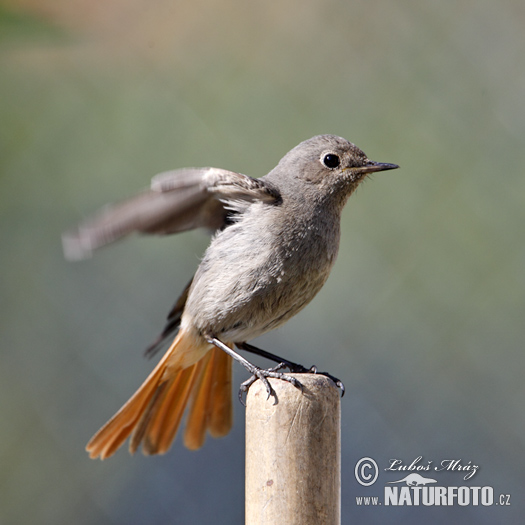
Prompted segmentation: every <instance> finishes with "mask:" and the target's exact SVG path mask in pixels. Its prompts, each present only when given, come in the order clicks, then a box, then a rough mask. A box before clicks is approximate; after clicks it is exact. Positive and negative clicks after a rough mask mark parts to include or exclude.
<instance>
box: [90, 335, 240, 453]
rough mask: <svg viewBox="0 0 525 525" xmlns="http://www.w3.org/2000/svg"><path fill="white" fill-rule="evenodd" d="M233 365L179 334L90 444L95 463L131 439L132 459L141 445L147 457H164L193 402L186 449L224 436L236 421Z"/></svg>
mask: <svg viewBox="0 0 525 525" xmlns="http://www.w3.org/2000/svg"><path fill="white" fill-rule="evenodd" d="M231 362H232V361H231V358H230V357H229V356H228V355H226V354H225V353H224V352H222V351H221V350H219V349H217V348H215V347H211V348H210V346H209V345H208V344H207V343H206V342H204V341H203V340H200V341H199V340H198V338H196V337H192V336H188V335H187V333H185V332H179V334H178V336H177V337H176V338H175V340H174V342H173V343H172V345H171V346H170V348H169V350H168V351H167V352H166V354H165V355H164V357H163V358H162V359H161V361H160V362H159V363H158V364H157V366H156V367H155V369H154V370H153V371H152V372H151V374H150V375H149V376H148V378H147V379H146V381H144V383H143V384H142V385H141V387H140V388H139V389H138V390H137V392H135V394H134V395H133V396H132V397H131V398H130V399H129V400H128V402H127V403H126V404H125V405H124V406H123V407H122V408H121V409H120V410H119V411H118V412H117V413H116V414H115V415H114V416H113V417H112V418H111V419H110V420H109V421H108V422H107V423H106V424H105V425H104V426H103V427H102V428H101V429H100V430H99V431H98V432H97V433H96V434H95V435H94V436H93V437H92V438H91V440H90V441H89V443H88V444H87V446H86V450H87V451H88V452H89V455H90V457H91V458H97V457H100V459H105V458H107V457H109V456H111V455H113V454H114V453H115V452H116V450H117V449H118V448H119V447H120V446H121V445H122V444H123V443H124V441H126V439H127V438H128V437H129V436H130V435H131V436H132V437H131V440H130V445H129V449H130V452H131V453H134V452H135V451H136V450H137V448H138V447H139V446H140V445H141V444H142V448H143V452H144V453H145V454H163V453H164V452H166V451H167V450H168V449H169V447H170V446H171V443H172V441H173V439H174V438H175V435H176V433H177V430H178V428H179V426H180V422H181V419H182V416H183V414H184V411H185V409H186V406H187V404H188V401H189V400H190V399H191V408H190V412H189V416H188V420H187V431H186V435H185V444H186V446H187V447H188V448H191V449H195V448H200V446H202V444H203V442H204V437H205V432H206V430H207V429H208V430H209V431H210V434H212V435H213V436H222V435H225V434H226V433H227V432H228V430H229V429H230V428H231V421H232V417H231V412H232V407H231V404H232V403H231V368H232V366H231ZM222 418H226V419H225V420H222ZM217 428H219V429H220V430H221V431H219V432H217ZM186 436H188V437H186Z"/></svg>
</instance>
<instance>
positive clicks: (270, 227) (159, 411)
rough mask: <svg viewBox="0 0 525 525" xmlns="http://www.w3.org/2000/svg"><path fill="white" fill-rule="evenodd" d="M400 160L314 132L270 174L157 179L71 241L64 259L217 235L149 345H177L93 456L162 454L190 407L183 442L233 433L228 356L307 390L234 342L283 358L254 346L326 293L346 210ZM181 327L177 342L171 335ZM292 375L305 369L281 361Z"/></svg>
mask: <svg viewBox="0 0 525 525" xmlns="http://www.w3.org/2000/svg"><path fill="white" fill-rule="evenodd" d="M397 167H398V166H396V165H395V164H386V163H380V162H373V161H371V160H369V159H368V157H367V156H366V155H365V154H364V153H363V152H362V151H361V150H360V149H359V148H357V147H356V146H355V145H354V144H352V143H350V142H348V141H347V140H345V139H343V138H341V137H337V136H334V135H319V136H316V137H313V138H311V139H309V140H306V141H304V142H302V143H301V144H299V145H298V146H296V147H295V148H294V149H292V150H291V151H289V152H288V153H287V154H286V155H285V156H284V157H283V158H282V159H281V160H280V162H279V164H277V166H276V167H275V168H274V169H273V170H272V171H271V172H270V173H268V174H267V175H265V176H264V177H262V178H260V179H253V178H251V177H248V176H246V175H241V174H240V173H235V172H231V171H226V170H222V169H218V168H188V169H180V170H174V171H168V172H165V173H161V174H160V175H157V176H156V177H154V178H153V180H152V183H151V189H150V190H149V191H145V192H144V193H141V194H140V195H138V196H136V197H134V198H132V199H130V200H127V201H125V202H123V203H120V204H117V205H115V206H111V207H107V208H105V209H104V210H102V211H101V212H100V213H99V214H98V215H96V216H95V217H94V218H92V219H90V220H88V221H86V222H85V223H83V224H82V225H81V226H80V227H79V228H77V229H76V230H74V231H72V232H69V233H67V234H65V235H64V238H63V244H64V251H65V254H66V256H67V257H68V258H69V259H81V258H85V257H87V256H89V255H90V254H91V252H92V251H93V250H94V249H96V248H99V247H100V246H103V245H105V244H108V243H110V242H113V241H115V240H117V239H119V238H121V237H123V236H125V235H127V234H128V233H131V232H134V231H138V232H142V233H151V234H170V233H177V232H181V231H185V230H189V229H192V228H198V227H207V228H210V229H212V230H214V231H215V234H214V237H213V239H212V241H211V244H210V246H209V247H208V249H207V250H206V252H205V254H204V257H203V259H202V262H201V263H200V265H199V267H198V268H197V272H196V273H195V276H194V277H193V279H192V281H191V282H190V283H189V284H188V286H187V287H186V288H185V290H184V292H183V293H182V295H181V297H180V298H179V300H178V301H177V302H176V304H175V306H174V307H173V309H172V311H171V312H170V314H169V316H168V321H167V324H166V328H165V329H164V331H163V332H162V334H161V336H160V337H159V339H158V340H157V341H156V342H155V343H154V345H152V347H151V348H150V350H151V351H154V350H156V349H158V348H159V347H160V346H161V345H162V343H163V342H165V341H166V340H168V339H169V340H171V338H173V340H172V342H171V344H170V346H169V348H168V350H167V351H166V353H165V354H164V356H163V357H162V359H161V360H160V362H159V363H158V364H157V366H156V367H155V368H154V370H153V371H152V372H151V374H150V375H149V377H148V378H147V379H146V381H145V382H144V383H143V384H142V386H141V387H140V388H139V389H138V390H137V392H135V394H134V395H133V396H132V397H131V398H130V399H129V401H128V402H127V403H126V404H125V405H124V406H123V407H122V408H121V409H120V410H119V411H118V412H117V413H116V414H115V415H114V416H113V418H111V419H110V420H109V421H108V422H107V423H106V424H105V425H104V426H103V427H102V428H101V429H100V430H99V431H98V432H97V433H96V434H95V435H94V436H93V438H92V439H91V441H90V442H89V443H88V445H87V450H88V452H89V454H90V456H91V457H92V458H96V457H100V458H101V459H104V458H107V457H109V456H111V455H112V454H113V453H114V452H115V451H116V450H117V449H118V448H119V447H120V446H121V445H122V443H123V442H124V441H125V440H126V439H127V438H128V437H129V436H130V435H131V440H130V451H131V452H135V450H136V449H137V448H138V447H139V446H140V445H142V449H143V451H144V453H146V454H157V453H164V452H166V451H167V450H168V449H169V447H170V445H171V443H172V441H173V439H174V437H175V434H176V432H177V429H178V427H179V424H180V421H181V418H182V416H183V414H184V411H185V408H186V405H188V404H189V405H190V406H189V411H188V415H187V419H186V430H185V435H184V443H185V445H186V446H187V447H188V448H190V449H197V448H199V447H201V446H202V444H203V442H204V438H205V434H206V431H208V432H209V433H210V434H211V435H212V436H214V437H218V436H223V435H225V434H227V433H228V431H229V430H230V428H231V425H232V401H231V382H232V379H231V373H232V357H233V358H234V359H236V360H238V361H240V362H241V363H242V364H243V365H244V366H245V367H246V368H247V369H248V370H249V371H250V372H251V373H252V374H253V377H252V379H250V380H248V381H247V382H246V383H245V384H244V385H245V388H246V385H247V384H250V382H252V381H253V380H255V378H260V379H261V380H263V381H264V382H265V384H266V385H267V389H268V393H269V394H270V393H271V387H270V386H269V383H268V381H267V380H266V378H267V377H279V378H281V379H285V380H288V381H290V382H292V383H294V384H296V385H298V386H299V385H300V384H299V383H298V382H297V380H295V379H294V378H292V377H290V376H287V375H286V374H283V373H282V372H280V371H279V370H278V369H279V367H276V368H274V369H269V370H263V369H260V368H258V367H256V366H254V365H252V364H251V363H249V362H248V361H246V360H245V359H244V358H243V357H241V356H240V355H239V354H237V353H236V352H234V351H233V348H234V346H237V347H238V348H241V349H244V350H249V351H252V352H255V353H259V354H260V355H264V356H266V357H270V358H271V359H275V360H277V361H281V359H280V358H277V356H274V355H273V354H270V353H269V352H265V351H263V350H259V349H257V348H255V347H253V346H251V345H250V344H248V343H247V341H248V340H250V339H253V338H255V337H257V336H259V335H261V334H263V333H265V332H267V331H269V330H272V329H273V328H276V327H278V326H280V325H282V324H283V323H285V322H286V321H287V320H288V319H290V318H291V317H292V316H294V315H295V314H296V313H297V312H299V311H300V310H301V309H302V308H304V307H305V306H306V305H307V304H308V303H309V302H310V301H311V300H312V299H313V297H314V296H315V295H316V294H317V292H318V291H319V290H320V289H321V287H322V286H323V284H324V282H325V281H326V279H327V277H328V274H329V273H330V270H331V268H332V266H333V264H334V261H335V258H336V256H337V251H338V247H339V237H340V221H341V210H342V209H343V206H344V205H345V203H346V201H347V199H348V197H349V196H350V195H351V194H352V192H353V191H354V190H355V189H356V188H357V186H358V185H359V183H360V182H361V181H362V180H363V179H364V178H365V177H366V176H367V175H368V174H369V173H372V172H376V171H383V170H390V169H395V168H397ZM177 330H178V333H177V334H176V336H175V335H174V334H175V332H176V331H177ZM284 362H285V364H286V365H289V366H290V368H291V369H292V370H293V371H306V369H304V368H303V367H301V366H300V365H295V363H291V362H288V361H284Z"/></svg>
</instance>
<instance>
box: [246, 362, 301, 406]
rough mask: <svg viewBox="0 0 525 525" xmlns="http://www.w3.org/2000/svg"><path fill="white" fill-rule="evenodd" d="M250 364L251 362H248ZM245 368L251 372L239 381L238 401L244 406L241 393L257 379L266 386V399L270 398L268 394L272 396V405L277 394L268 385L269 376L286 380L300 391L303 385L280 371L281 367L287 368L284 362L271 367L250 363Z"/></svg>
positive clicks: (275, 402)
mask: <svg viewBox="0 0 525 525" xmlns="http://www.w3.org/2000/svg"><path fill="white" fill-rule="evenodd" d="M250 364H251V363H250ZM245 368H246V369H247V370H248V371H249V372H250V373H251V374H252V376H251V377H250V378H249V379H247V380H246V381H244V383H241V386H240V388H239V401H240V402H241V403H242V404H243V405H244V406H246V403H245V402H244V399H243V394H245V393H246V392H248V389H249V388H250V387H251V386H252V385H253V383H255V381H257V379H260V380H261V381H262V383H263V384H264V386H265V388H266V392H267V394H268V397H267V399H270V396H273V397H274V403H273V404H274V405H276V404H277V402H278V400H277V395H276V394H275V390H274V389H273V388H272V385H270V382H269V381H268V378H269V377H272V378H275V379H282V380H283V381H288V382H289V383H291V384H292V385H293V386H294V387H296V388H300V389H301V391H302V390H303V385H302V384H301V382H300V381H298V380H297V379H296V378H295V377H292V376H290V375H288V374H283V373H282V372H280V370H282V369H283V368H289V367H288V365H287V364H286V363H279V364H278V365H277V366H274V367H273V368H266V369H265V368H259V367H258V366H255V365H251V367H250V368H248V367H246V366H245Z"/></svg>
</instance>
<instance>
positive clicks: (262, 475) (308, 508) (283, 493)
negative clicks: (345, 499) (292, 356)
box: [245, 374, 341, 525]
mask: <svg viewBox="0 0 525 525" xmlns="http://www.w3.org/2000/svg"><path fill="white" fill-rule="evenodd" d="M291 375H295V377H297V379H298V380H299V381H300V382H301V383H302V384H303V392H301V390H300V389H298V388H295V387H294V386H292V385H291V384H290V383H288V382H287V381H282V380H279V379H270V383H271V385H272V387H273V389H274V390H275V392H276V394H277V400H278V402H277V404H274V401H275V400H274V398H273V397H270V399H267V393H266V389H265V388H264V385H263V384H262V382H261V381H257V382H255V383H254V384H253V385H252V386H251V387H250V390H249V391H248V395H247V399H246V521H245V523H246V525H274V524H275V525H277V524H279V525H281V524H286V525H292V524H298V525H299V524H300V525H320V524H323V525H339V524H340V522H341V413H340V412H341V410H340V402H339V391H338V389H337V387H336V386H335V385H334V383H333V382H332V381H331V380H330V379H328V378H327V377H325V376H322V375H314V374H291Z"/></svg>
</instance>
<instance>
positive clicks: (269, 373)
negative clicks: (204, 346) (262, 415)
mask: <svg viewBox="0 0 525 525" xmlns="http://www.w3.org/2000/svg"><path fill="white" fill-rule="evenodd" d="M206 340H207V341H208V343H210V344H212V345H214V346H216V347H217V348H220V349H221V350H222V351H223V352H226V353H227V354H228V355H229V356H231V357H232V358H233V359H235V361H237V362H238V363H240V364H241V365H242V366H244V368H246V370H248V372H250V374H252V377H250V379H248V380H247V381H245V382H244V383H242V384H241V387H240V388H239V400H240V401H241V403H242V404H243V405H245V403H244V401H243V399H242V394H243V393H244V392H247V391H248V388H249V387H250V386H251V385H252V383H254V382H255V381H257V379H260V380H261V381H262V382H263V384H264V386H265V387H266V392H267V393H268V399H269V398H270V396H272V395H273V396H274V398H275V403H274V404H276V403H277V396H276V395H275V391H274V390H273V388H272V385H270V383H269V381H268V378H269V377H273V378H276V379H282V380H284V381H288V382H289V383H291V384H292V385H293V386H295V387H296V388H300V389H301V390H302V388H303V385H302V384H301V383H300V382H299V381H298V380H297V379H295V377H292V376H289V375H287V374H283V373H282V372H280V371H279V370H281V369H282V368H284V367H285V366H286V365H285V364H284V365H283V364H278V365H277V366H275V367H273V368H268V369H263V368H260V367H258V366H256V365H254V364H252V363H250V362H249V361H248V360H247V359H245V358H244V357H242V355H239V354H238V353H237V352H235V351H234V350H232V349H231V348H230V347H229V346H227V345H225V344H224V343H223V342H222V341H219V339H217V338H216V337H213V336H208V337H206Z"/></svg>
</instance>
